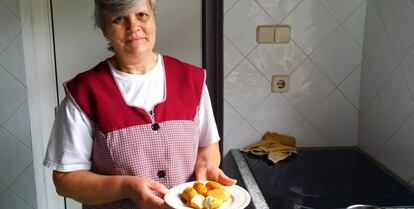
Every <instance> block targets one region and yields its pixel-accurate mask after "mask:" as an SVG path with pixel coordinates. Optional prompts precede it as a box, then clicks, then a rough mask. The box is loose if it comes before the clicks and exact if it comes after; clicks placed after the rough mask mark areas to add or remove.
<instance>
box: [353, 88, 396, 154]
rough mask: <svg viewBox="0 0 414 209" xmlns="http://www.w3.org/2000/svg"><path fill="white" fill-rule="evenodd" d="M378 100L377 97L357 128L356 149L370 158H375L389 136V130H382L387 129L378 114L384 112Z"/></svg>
mask: <svg viewBox="0 0 414 209" xmlns="http://www.w3.org/2000/svg"><path fill="white" fill-rule="evenodd" d="M379 98H380V97H379V96H377V97H376V99H375V100H374V102H373V104H372V105H371V106H370V107H369V109H368V110H367V111H366V112H365V113H364V116H363V118H362V120H360V123H359V127H358V130H359V133H358V147H359V148H361V149H363V150H364V151H365V152H367V153H368V154H369V155H371V156H375V154H376V153H377V152H378V150H380V149H381V146H382V145H383V144H384V143H385V141H386V140H387V137H389V136H390V134H391V133H389V132H390V131H389V129H387V130H386V129H384V128H386V127H387V121H385V120H384V119H383V118H382V117H381V116H380V114H381V113H382V112H383V111H386V110H385V108H384V105H383V104H382V102H381V99H379Z"/></svg>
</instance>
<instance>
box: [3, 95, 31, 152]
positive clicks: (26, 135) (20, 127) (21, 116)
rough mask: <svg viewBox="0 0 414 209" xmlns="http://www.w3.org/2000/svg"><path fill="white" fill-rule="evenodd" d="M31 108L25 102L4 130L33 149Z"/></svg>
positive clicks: (5, 125)
mask: <svg viewBox="0 0 414 209" xmlns="http://www.w3.org/2000/svg"><path fill="white" fill-rule="evenodd" d="M28 118H29V107H28V105H27V101H25V102H24V103H23V104H22V105H21V106H20V107H19V108H18V109H17V110H16V112H15V113H14V114H13V115H12V116H11V117H10V119H9V120H8V121H7V122H6V123H5V124H4V128H5V129H7V130H8V131H9V132H10V133H11V134H13V135H14V136H15V137H17V139H18V140H19V141H21V142H22V143H23V144H24V145H26V146H27V147H29V148H31V147H32V142H31V137H30V121H29V120H28Z"/></svg>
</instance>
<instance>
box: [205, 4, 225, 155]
mask: <svg viewBox="0 0 414 209" xmlns="http://www.w3.org/2000/svg"><path fill="white" fill-rule="evenodd" d="M202 3H203V11H202V17H203V18H202V22H203V23H202V24H203V29H202V35H203V38H202V39H203V43H202V48H203V53H202V54H203V59H202V61H203V68H204V69H206V70H207V86H208V88H209V92H210V99H211V104H212V107H213V112H214V116H215V118H216V124H217V129H218V131H219V135H220V139H221V140H220V141H219V145H220V155H221V158H223V105H224V104H223V103H224V99H223V98H224V97H223V89H224V88H223V57H224V56H223V1H222V0H203V2H202Z"/></svg>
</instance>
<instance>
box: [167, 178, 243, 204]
mask: <svg viewBox="0 0 414 209" xmlns="http://www.w3.org/2000/svg"><path fill="white" fill-rule="evenodd" d="M202 182H203V183H206V182H207V181H202ZM193 184H194V181H192V182H187V183H183V184H180V185H177V186H175V187H173V188H171V189H170V191H169V192H168V193H167V194H166V195H165V196H164V200H165V203H167V205H168V206H169V207H170V208H171V209H191V208H189V207H187V206H185V204H184V202H183V201H181V199H180V194H181V193H182V192H183V191H184V189H185V188H187V187H192V186H193ZM225 188H226V190H227V191H228V192H229V193H230V195H231V198H230V199H229V200H227V201H226V202H225V203H224V204H223V205H222V206H221V207H220V208H219V209H243V208H245V207H247V206H248V205H249V203H250V200H251V198H250V194H249V193H248V192H247V191H246V190H245V189H243V188H241V187H239V186H237V185H233V186H225Z"/></svg>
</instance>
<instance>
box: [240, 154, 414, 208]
mask: <svg viewBox="0 0 414 209" xmlns="http://www.w3.org/2000/svg"><path fill="white" fill-rule="evenodd" d="M243 155H244V157H245V159H246V161H247V163H248V165H249V167H250V169H251V171H252V173H253V175H254V178H255V179H256V182H257V184H258V186H259V188H260V190H261V191H262V193H263V196H264V198H265V200H266V202H267V204H268V205H269V208H270V209H279V208H280V209H290V208H300V207H297V206H305V207H310V208H317V209H324V208H326V209H332V208H346V207H347V206H349V205H353V204H371V205H377V206H397V205H399V206H401V205H414V192H413V191H412V190H411V189H410V188H409V187H408V186H407V185H406V184H404V183H401V181H400V180H398V179H397V178H396V177H395V176H393V175H391V174H390V172H388V171H386V170H385V169H384V168H383V167H382V166H380V165H379V164H378V163H376V162H374V161H373V160H372V159H371V158H369V157H367V155H366V154H365V153H363V152H362V151H360V150H359V149H357V148H347V149H299V150H298V154H296V155H295V156H292V157H290V158H288V159H286V160H283V161H281V162H279V163H277V164H272V163H271V162H270V161H269V160H267V159H265V158H264V157H258V156H254V155H252V154H246V153H244V154H243ZM295 206H296V207H295Z"/></svg>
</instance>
